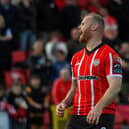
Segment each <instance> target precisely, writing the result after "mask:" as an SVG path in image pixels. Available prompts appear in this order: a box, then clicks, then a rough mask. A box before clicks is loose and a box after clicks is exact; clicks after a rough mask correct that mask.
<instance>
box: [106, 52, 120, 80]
mask: <svg viewBox="0 0 129 129" xmlns="http://www.w3.org/2000/svg"><path fill="white" fill-rule="evenodd" d="M105 57H106V58H105V66H106V77H107V78H108V77H122V67H121V58H120V57H119V56H118V54H117V53H116V52H108V53H106V56H105Z"/></svg>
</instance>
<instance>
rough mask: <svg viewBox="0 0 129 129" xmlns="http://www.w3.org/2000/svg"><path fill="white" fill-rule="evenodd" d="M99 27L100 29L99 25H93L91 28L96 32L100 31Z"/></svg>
mask: <svg viewBox="0 0 129 129" xmlns="http://www.w3.org/2000/svg"><path fill="white" fill-rule="evenodd" d="M98 27H99V25H98V24H93V25H92V26H91V30H92V31H96V30H97V29H98Z"/></svg>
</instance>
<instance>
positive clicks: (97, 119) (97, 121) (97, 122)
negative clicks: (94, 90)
mask: <svg viewBox="0 0 129 129" xmlns="http://www.w3.org/2000/svg"><path fill="white" fill-rule="evenodd" d="M99 118H100V116H99V115H98V116H97V118H96V125H97V124H99Z"/></svg>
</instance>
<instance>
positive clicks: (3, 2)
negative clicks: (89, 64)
mask: <svg viewBox="0 0 129 129" xmlns="http://www.w3.org/2000/svg"><path fill="white" fill-rule="evenodd" d="M89 12H95V13H98V14H100V15H102V16H103V18H104V21H105V30H104V36H103V43H107V44H109V45H110V46H111V47H113V48H114V49H115V50H116V51H117V52H118V53H119V55H120V56H121V59H122V68H123V85H122V89H121V92H120V93H119V95H118V97H117V99H116V105H117V110H116V119H115V127H114V129H129V0H0V121H1V122H0V129H7V128H6V127H5V128H4V126H3V124H4V123H3V122H2V121H3V119H4V117H3V116H5V114H4V113H6V115H7V114H8V124H7V122H6V126H8V127H9V129H40V128H41V129H43V128H44V129H52V128H53V125H52V123H53V122H52V121H54V120H53V117H52V111H51V108H50V107H51V105H56V104H58V103H59V102H61V100H62V99H63V98H64V97H65V96H66V94H67V92H68V90H69V89H70V86H71V66H70V61H71V59H72V56H73V54H74V53H75V52H77V51H79V50H81V49H82V48H84V47H85V45H83V44H80V43H79V40H78V39H79V32H78V29H77V27H78V26H79V24H80V22H81V20H82V19H83V17H84V16H85V15H87V14H88V13H89ZM2 113H3V114H2ZM6 121H7V119H6ZM2 126H3V127H2ZM53 129H55V128H53ZM56 129H57V128H56ZM60 129H61V127H60ZM62 129H63V128H62Z"/></svg>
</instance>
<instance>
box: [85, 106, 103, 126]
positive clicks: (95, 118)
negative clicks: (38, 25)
mask: <svg viewBox="0 0 129 129" xmlns="http://www.w3.org/2000/svg"><path fill="white" fill-rule="evenodd" d="M101 113H102V109H101V108H100V107H94V108H93V109H92V110H91V111H90V112H89V113H88V116H87V122H88V123H89V124H96V125H97V124H98V123H99V118H100V115H101Z"/></svg>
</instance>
